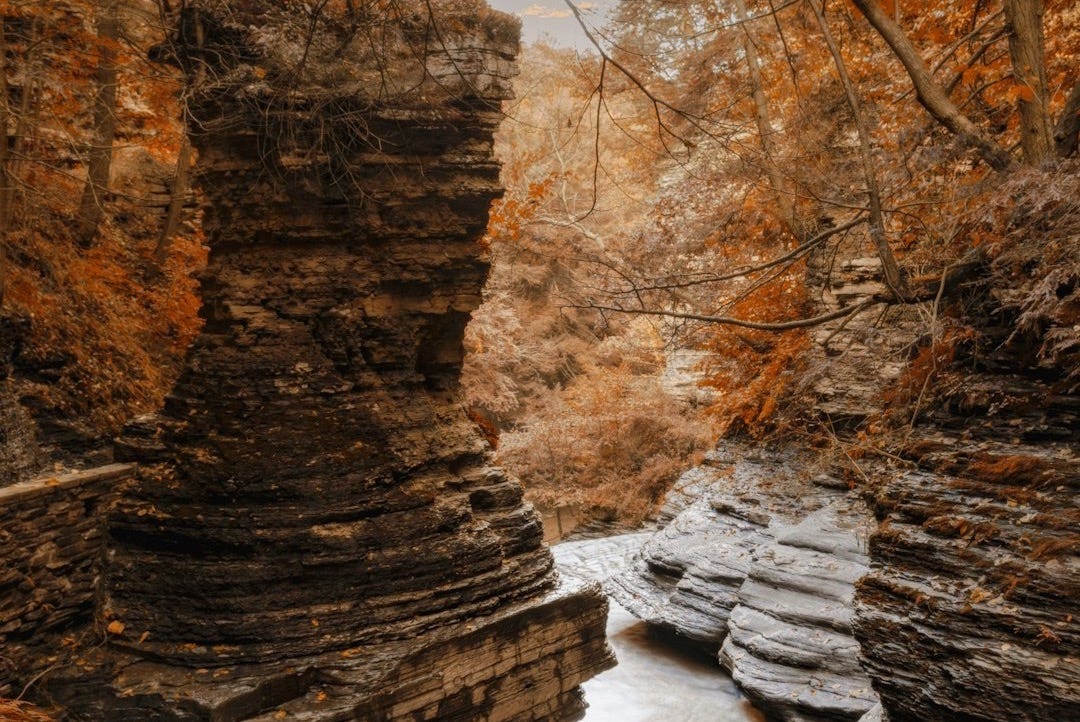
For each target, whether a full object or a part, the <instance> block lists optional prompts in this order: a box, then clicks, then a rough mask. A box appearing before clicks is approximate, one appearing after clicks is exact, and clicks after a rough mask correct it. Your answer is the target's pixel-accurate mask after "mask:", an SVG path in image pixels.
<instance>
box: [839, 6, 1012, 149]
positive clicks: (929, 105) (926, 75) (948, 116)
mask: <svg viewBox="0 0 1080 722" xmlns="http://www.w3.org/2000/svg"><path fill="white" fill-rule="evenodd" d="M852 2H853V3H854V4H855V7H857V8H858V9H859V12H860V13H862V14H863V17H865V18H866V19H867V21H869V23H870V24H871V25H873V26H874V29H875V30H877V31H878V34H879V35H881V38H882V39H883V40H884V41H885V42H886V44H888V46H889V47H890V48H891V49H892V51H893V53H894V54H895V55H896V57H897V58H898V59H899V60H900V62H901V63H903V65H904V69H905V70H907V74H908V77H909V78H911V84H912V85H913V86H914V88H915V93H916V95H917V96H918V98H919V103H920V104H921V105H922V106H923V107H924V108H926V110H927V111H928V112H929V113H930V115H931V116H933V118H934V120H936V121H938V122H939V123H941V125H943V126H944V127H945V128H947V129H948V130H949V131H951V132H952V133H954V134H955V135H956V136H958V137H959V138H960V139H961V140H962V141H963V142H965V143H969V144H970V145H972V146H974V147H975V148H976V149H977V150H978V151H979V155H981V156H982V158H983V160H985V161H986V162H987V163H988V164H990V167H992V168H994V169H996V170H1004V169H1005V168H1008V167H1009V166H1010V165H1012V159H1011V158H1010V157H1009V153H1008V152H1007V151H1006V150H1005V149H1004V148H1002V147H1001V146H1000V145H998V143H997V142H996V141H994V139H993V138H990V137H989V136H987V135H986V134H985V133H983V132H982V131H980V130H979V128H978V126H976V125H975V124H974V123H972V122H971V120H970V119H969V118H968V117H967V116H965V115H964V114H963V113H961V112H960V109H959V108H958V107H956V104H955V103H953V102H952V100H950V99H949V96H948V94H947V93H946V92H945V91H944V89H943V88H942V87H941V86H940V85H938V84H937V83H936V82H935V81H934V78H933V76H932V75H931V74H930V69H929V68H927V67H926V62H925V61H924V60H923V59H922V56H921V55H919V52H918V51H917V50H916V49H915V46H914V45H912V44H911V41H910V40H909V39H908V37H907V35H905V34H904V31H903V30H902V29H901V28H900V26H899V25H897V24H896V21H895V20H893V19H892V17H891V16H890V15H889V14H888V13H886V12H885V11H884V10H882V8H881V6H880V5H879V4H878V2H877V0H852Z"/></svg>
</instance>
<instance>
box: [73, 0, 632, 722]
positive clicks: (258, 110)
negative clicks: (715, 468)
mask: <svg viewBox="0 0 1080 722" xmlns="http://www.w3.org/2000/svg"><path fill="white" fill-rule="evenodd" d="M277 5H278V4H277V3H263V4H259V3H251V2H239V1H237V2H235V3H232V4H231V5H230V6H229V7H228V8H227V11H226V10H223V9H222V7H223V5H222V3H216V2H215V3H202V4H197V12H194V13H193V14H192V13H189V14H188V15H185V17H184V18H183V20H182V23H181V38H180V40H181V42H182V43H183V42H185V37H187V39H188V41H192V39H193V38H198V41H199V42H198V44H197V45H195V46H192V47H188V48H187V51H188V53H189V55H188V56H183V57H181V62H183V63H185V64H186V65H187V66H188V67H190V68H192V72H193V73H194V74H195V78H196V81H195V84H194V87H193V91H194V103H193V112H194V116H195V117H196V119H197V121H198V122H197V123H196V124H195V126H194V127H195V128H196V129H197V132H196V133H195V134H194V135H193V142H194V144H195V146H196V147H197V149H198V152H199V173H198V178H199V185H200V186H201V190H202V192H203V193H204V195H205V197H206V200H207V206H206V210H205V229H206V232H207V235H208V238H209V243H210V248H211V253H210V260H209V266H208V269H207V271H206V275H205V277H204V279H203V296H204V311H203V316H204V317H205V319H206V325H205V328H204V330H203V332H202V334H201V335H200V337H199V339H198V340H197V342H196V343H195V345H194V347H193V348H192V350H191V352H190V355H189V359H188V368H187V370H186V371H185V373H184V374H183V375H182V377H181V378H180V380H179V382H178V384H177V386H176V388H175V390H174V392H173V393H172V394H171V396H170V397H169V398H168V400H167V403H166V407H165V410H164V412H163V413H162V414H161V416H160V418H158V419H144V420H142V421H141V422H140V423H138V424H135V425H133V426H132V428H131V429H130V430H129V432H128V434H127V437H126V438H125V439H124V440H123V441H122V442H121V451H122V452H123V454H124V455H125V456H126V457H130V458H133V459H136V460H139V461H141V462H143V464H144V468H143V471H142V473H141V475H140V479H139V482H138V485H137V488H136V489H135V490H134V492H133V493H132V494H130V495H129V496H128V497H126V498H125V499H124V500H123V502H122V503H121V504H120V507H119V509H118V512H117V514H116V517H115V519H114V521H113V523H112V526H111V535H112V548H111V552H110V565H109V568H108V570H107V575H106V579H105V591H104V602H103V605H102V609H101V614H102V620H101V622H102V627H103V628H110V629H111V632H112V636H111V637H110V641H111V642H112V646H113V648H114V649H119V650H123V651H125V652H127V653H128V654H130V655H132V657H134V658H143V659H149V660H153V661H154V662H156V663H159V664H154V663H152V662H133V661H132V660H130V659H129V660H127V661H125V662H124V663H123V664H121V665H120V668H121V669H122V671H121V672H120V673H119V676H114V677H113V681H111V682H107V683H106V684H105V685H103V686H104V687H105V688H107V689H108V690H110V691H109V692H107V693H106V696H108V697H110V699H109V700H106V701H105V702H103V703H101V704H102V706H100V707H98V708H96V709H90V707H88V712H87V714H88V715H104V716H106V717H107V718H110V719H112V718H115V719H133V718H134V716H133V715H136V714H137V712H136V710H139V709H144V710H150V711H152V713H153V714H155V715H158V714H160V715H163V717H162V718H163V719H173V718H177V719H187V717H185V716H184V715H185V714H192V713H195V712H196V711H197V714H201V715H210V716H212V717H213V719H220V720H232V719H247V718H252V719H255V718H258V714H261V713H270V712H274V709H275V707H278V706H282V705H285V706H287V705H290V704H291V705H292V708H295V709H292V708H290V709H292V711H293V712H295V713H296V714H298V715H299V714H300V713H301V712H303V713H304V714H306V715H307V716H306V717H304V718H305V719H319V720H322V719H354V718H355V719H400V718H409V719H414V718H415V719H435V718H438V719H490V720H503V719H548V718H550V719H559V718H561V717H564V716H566V715H567V714H569V712H570V711H571V710H573V709H575V708H576V707H577V706H579V705H580V701H579V699H578V695H577V693H576V692H575V690H576V688H577V685H578V684H579V683H580V682H581V681H582V680H583V679H585V678H587V677H588V676H591V674H593V673H595V672H596V671H598V670H599V669H602V668H604V667H605V666H607V665H609V664H610V663H611V660H610V653H609V652H608V650H607V647H606V643H605V642H604V639H603V616H604V609H605V603H604V600H603V598H602V596H601V595H600V593H599V590H597V589H596V588H595V587H584V588H580V589H570V588H567V587H557V586H556V578H555V575H554V572H553V570H552V560H551V555H550V553H549V552H548V551H547V549H546V548H545V547H544V546H543V545H542V540H541V538H542V531H541V526H540V523H539V520H538V518H537V517H536V515H535V514H534V513H533V511H532V509H531V508H530V507H528V506H527V505H525V504H524V503H523V502H522V496H521V490H520V488H519V486H518V485H517V483H516V482H513V481H511V480H509V479H507V477H506V476H505V475H504V474H503V473H502V472H501V471H500V470H498V469H496V468H493V467H491V466H489V462H488V454H487V450H486V446H485V443H484V442H483V441H482V440H481V439H480V437H479V435H478V434H477V432H476V430H475V428H474V427H473V425H472V423H471V422H470V421H469V420H468V418H467V417H466V415H465V414H464V411H463V408H462V406H461V404H460V403H459V399H458V394H457V386H458V376H459V372H460V366H461V360H462V358H461V357H462V343H461V341H462V334H463V331H464V328H465V324H466V323H467V321H468V319H469V315H470V313H471V311H472V310H473V309H474V308H475V307H476V306H477V305H478V303H479V301H480V289H481V286H482V284H483V282H484V279H485V276H486V272H487V264H486V262H485V261H484V260H483V258H482V248H481V246H480V244H479V243H478V241H479V239H480V237H481V235H482V234H483V232H484V228H485V226H486V221H487V209H488V205H489V203H490V201H491V200H492V199H493V198H494V197H496V196H497V195H498V194H499V193H500V191H501V189H500V186H499V183H498V171H499V167H498V164H497V163H496V162H495V160H494V159H493V157H492V133H493V131H494V128H495V126H496V124H497V122H498V121H499V118H500V115H499V112H498V105H499V101H500V100H501V99H503V98H504V97H507V95H508V92H509V91H508V78H509V76H510V75H511V74H512V70H513V66H512V60H513V54H514V52H515V51H516V30H515V28H514V26H513V24H512V23H511V21H510V20H509V19H508V18H505V17H503V16H499V15H497V14H490V13H489V14H487V15H482V16H481V17H483V18H484V19H483V20H478V19H477V17H474V16H472V15H469V16H454V17H450V16H445V17H437V18H435V19H434V22H433V23H428V22H427V21H426V19H421V18H420V16H417V17H416V18H413V17H412V16H408V17H405V18H398V19H391V20H389V21H387V22H385V23H383V24H381V25H380V26H379V27H378V28H361V31H359V32H358V31H357V29H356V28H355V27H351V26H350V25H349V24H348V23H338V24H335V23H334V22H332V21H331V20H332V19H329V20H325V22H324V23H318V22H317V23H313V24H312V23H311V22H310V20H309V19H308V18H307V16H306V15H305V14H303V13H301V12H300V10H295V11H293V10H288V9H280V8H278V7H277ZM424 7H425V6H423V5H418V11H419V12H424V11H423V8H424ZM435 7H436V8H438V7H439V6H438V5H436V6H435ZM328 12H329V11H328ZM297 13H299V14H297ZM380 22H381V21H380ZM309 25H310V26H311V27H314V29H315V33H314V35H312V36H311V37H310V38H308V37H307V36H306V34H304V33H301V32H299V31H300V30H302V29H303V28H305V27H308V26H309ZM193 26H194V29H192V27H193ZM375 31H377V33H375ZM185 33H186V36H185ZM376 34H377V38H375V37H374V36H375V35H376ZM309 40H310V42H309ZM207 67H208V68H209V70H207V69H206V68H207ZM290 73H291V74H290ZM283 79H284V80H283ZM285 81H287V82H288V86H287V87H285V86H282V85H281V83H282V82H285ZM117 623H119V624H117ZM110 625H111V627H110ZM121 625H122V628H121ZM342 660H348V661H347V663H346V662H343V661H342ZM103 664H105V662H103ZM184 668H187V669H188V671H187V672H184V671H183V670H184ZM169 669H176V670H180V671H179V672H177V674H178V675H179V677H180V678H181V679H186V677H184V675H185V674H186V675H189V676H191V675H195V672H192V671H191V670H196V671H197V670H200V669H201V670H218V671H216V672H214V673H213V674H209V676H208V677H206V676H205V675H204V677H203V678H202V679H200V678H198V676H197V675H195V676H191V677H190V682H191V683H190V684H188V683H186V682H183V681H181V683H180V684H178V685H177V684H176V683H175V680H176V678H177V676H176V675H170V674H169V673H167V672H166V670H169ZM282 670H292V671H282ZM303 670H309V672H303ZM106 676H108V675H106ZM238 677H244V678H245V679H250V680H252V681H251V683H250V684H248V685H246V686H245V685H239V686H237V685H235V684H232V683H231V682H230V681H231V680H234V679H236V678H238ZM283 679H284V681H283ZM165 680H169V681H165ZM327 680H329V682H328V681H327ZM316 681H319V682H320V683H325V684H323V686H326V685H327V684H329V686H331V687H333V688H334V690H336V691H331V692H325V691H322V690H317V689H316V685H315V682H316ZM132 690H134V691H132ZM376 691H377V693H376ZM320 692H322V694H323V696H322V697H320ZM73 696H77V695H73ZM331 698H332V701H333V702H334V704H333V705H322V703H323V702H324V701H326V700H328V699H331ZM290 699H291V700H292V702H290ZM320 705H322V706H320ZM331 707H332V709H329V708H331ZM182 710H186V711H182ZM146 714H150V712H146ZM335 715H337V716H335ZM156 718H157V717H155V719H156ZM200 718H201V717H200Z"/></svg>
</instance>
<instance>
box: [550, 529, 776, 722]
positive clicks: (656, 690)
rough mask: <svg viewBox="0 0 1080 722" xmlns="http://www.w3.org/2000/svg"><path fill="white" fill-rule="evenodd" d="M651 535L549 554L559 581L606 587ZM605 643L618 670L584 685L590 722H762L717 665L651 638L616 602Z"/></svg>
mask: <svg viewBox="0 0 1080 722" xmlns="http://www.w3.org/2000/svg"><path fill="white" fill-rule="evenodd" d="M649 536H650V534H649V533H635V534H620V535H618V536H611V537H606V538H602V539H585V540H581V541H573V542H563V543H561V544H556V545H555V546H553V547H552V552H554V554H555V561H556V563H557V564H558V566H559V571H560V572H561V573H562V574H569V575H573V576H579V577H584V578H587V579H595V580H597V581H603V580H604V579H605V578H606V577H608V576H610V575H611V574H613V573H615V572H618V571H619V570H621V569H622V567H623V566H624V564H625V562H626V559H627V558H628V557H629V556H630V555H632V554H633V553H634V551H636V550H637V549H638V548H639V547H640V546H641V544H642V543H644V541H645V540H646V539H647V538H648V537H649ZM607 634H608V641H609V642H610V643H611V646H612V648H613V649H614V650H615V655H616V656H617V657H618V659H619V666H617V667H615V668H614V669H612V670H609V671H607V672H604V673H603V674H601V675H599V676H598V677H595V678H593V679H592V680H590V681H588V682H586V683H585V685H584V689H585V701H586V702H588V704H589V709H588V711H587V712H586V714H585V720H586V722H760V721H761V720H763V719H764V718H763V717H762V716H761V715H760V714H759V713H758V712H757V711H756V710H754V709H753V707H751V706H750V704H749V703H748V702H747V701H746V700H745V698H743V696H742V695H741V694H739V691H738V688H736V686H735V683H734V682H732V681H731V678H730V677H728V676H727V675H726V674H725V673H724V672H723V670H721V669H720V666H719V665H718V664H717V663H716V661H715V659H711V658H709V657H707V656H705V655H704V654H700V653H697V652H696V651H692V650H687V649H683V648H681V647H679V646H677V645H675V644H672V643H671V642H670V641H669V640H666V639H664V638H663V637H662V636H660V635H657V634H656V633H654V632H652V631H650V629H649V628H648V625H646V624H645V623H644V622H641V621H639V620H638V619H636V618H635V617H633V616H631V614H630V613H629V612H627V611H626V610H625V609H623V608H622V607H620V606H619V605H618V604H616V603H615V602H614V601H612V602H611V611H610V613H609V614H608V624H607Z"/></svg>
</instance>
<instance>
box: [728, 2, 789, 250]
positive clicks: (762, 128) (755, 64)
mask: <svg viewBox="0 0 1080 722" xmlns="http://www.w3.org/2000/svg"><path fill="white" fill-rule="evenodd" d="M735 12H736V16H737V19H738V20H739V22H740V23H741V26H742V30H743V50H744V52H745V53H746V64H747V65H748V66H749V68H750V89H751V94H752V97H753V99H754V107H755V109H756V120H757V127H758V135H759V136H761V154H762V156H763V158H764V161H765V172H766V174H767V175H768V177H769V185H770V186H772V191H773V195H774V196H775V197H776V203H777V206H779V208H780V217H781V219H782V220H783V223H784V225H786V226H787V227H788V228H789V229H790V230H791V232H792V234H793V235H795V237H796V238H798V239H799V241H800V242H802V241H804V240H806V238H805V236H806V234H805V233H804V232H803V230H804V229H802V228H799V227H798V224H796V222H795V211H794V204H793V203H792V199H791V196H790V195H788V193H787V192H786V191H785V190H784V177H783V176H782V175H781V174H780V168H779V166H778V165H777V163H776V153H775V152H774V148H775V145H774V144H773V133H775V132H776V131H775V130H774V129H773V126H772V120H771V119H770V117H769V101H768V98H766V97H765V90H764V84H763V83H762V81H761V58H760V57H759V56H758V52H757V45H756V44H755V42H754V37H753V36H751V35H750V27H749V23H748V22H747V21H748V18H749V13H748V12H747V10H746V2H745V0H735Z"/></svg>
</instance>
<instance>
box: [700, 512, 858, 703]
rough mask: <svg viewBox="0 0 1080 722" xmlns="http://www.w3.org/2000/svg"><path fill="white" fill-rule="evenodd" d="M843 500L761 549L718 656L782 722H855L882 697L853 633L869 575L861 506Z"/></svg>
mask: <svg viewBox="0 0 1080 722" xmlns="http://www.w3.org/2000/svg"><path fill="white" fill-rule="evenodd" d="M858 506H859V505H858V504H857V503H856V504H855V507H856V508H854V509H853V508H851V507H852V502H851V501H850V500H846V499H838V500H836V501H834V502H833V503H831V504H830V505H829V506H827V507H825V508H822V509H820V510H818V511H815V512H812V513H811V514H809V515H807V516H806V517H805V518H804V519H803V520H802V521H800V522H799V523H797V524H795V525H793V526H790V527H785V528H780V529H777V530H776V531H775V533H774V539H773V541H771V542H769V543H767V544H765V545H763V546H762V547H759V548H758V549H757V550H756V551H755V553H754V558H753V562H752V564H751V565H750V570H749V573H748V574H747V577H746V581H744V582H743V584H742V586H741V587H740V588H739V601H738V604H737V605H736V606H735V607H734V609H733V610H732V611H731V614H730V616H729V618H728V631H729V633H728V636H727V637H726V638H725V639H724V644H723V647H722V648H721V650H720V661H721V663H722V664H723V665H724V667H726V668H727V669H729V670H731V673H732V676H733V677H734V678H735V681H736V682H737V683H738V684H739V686H740V687H741V688H742V690H743V692H744V693H745V694H746V695H747V696H748V697H750V699H752V700H755V701H757V702H758V703H759V704H761V705H762V706H763V707H765V708H767V709H768V710H769V712H770V714H771V715H772V716H773V717H774V718H776V719H784V720H793V721H795V720H858V719H860V718H861V717H862V715H864V714H866V713H867V712H868V711H869V710H870V708H871V707H873V706H874V704H875V703H876V702H877V694H876V693H875V692H874V690H873V688H872V687H871V684H870V679H869V677H867V675H866V674H865V673H864V672H863V670H862V668H861V667H860V666H859V656H858V653H859V645H858V643H857V642H856V641H855V638H854V637H853V635H852V627H851V618H852V616H853V609H852V602H853V598H854V595H855V583H856V582H857V581H858V580H859V579H860V578H861V577H862V576H863V574H865V573H866V569H867V563H868V559H867V556H866V537H867V535H868V529H867V526H868V525H867V523H866V513H865V510H864V509H860V508H858Z"/></svg>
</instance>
